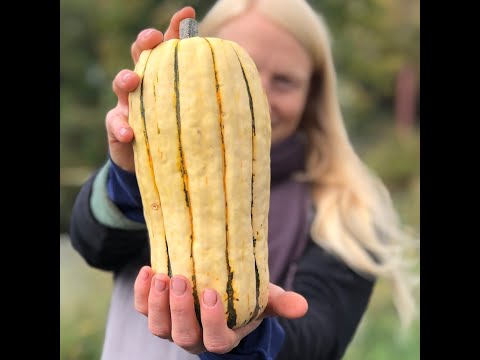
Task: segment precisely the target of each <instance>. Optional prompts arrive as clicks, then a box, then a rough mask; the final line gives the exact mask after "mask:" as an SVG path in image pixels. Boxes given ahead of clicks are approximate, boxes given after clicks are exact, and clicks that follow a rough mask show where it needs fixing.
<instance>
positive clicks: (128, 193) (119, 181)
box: [107, 159, 145, 223]
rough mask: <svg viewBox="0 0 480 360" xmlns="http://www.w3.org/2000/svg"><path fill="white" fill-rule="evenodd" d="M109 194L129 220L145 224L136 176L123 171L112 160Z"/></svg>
mask: <svg viewBox="0 0 480 360" xmlns="http://www.w3.org/2000/svg"><path fill="white" fill-rule="evenodd" d="M107 192H108V197H109V198H110V200H112V201H113V202H114V203H115V205H117V206H118V208H119V209H120V211H121V212H122V213H123V214H124V215H125V216H126V217H127V218H129V219H131V220H133V221H137V222H141V223H145V218H144V216H143V206H142V198H141V196H140V189H139V188H138V183H137V177H136V175H135V174H134V173H131V172H128V171H125V170H123V169H121V168H120V167H119V166H118V165H116V164H115V163H114V162H113V161H112V159H110V166H109V169H108V180H107Z"/></svg>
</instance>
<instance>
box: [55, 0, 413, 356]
mask: <svg viewBox="0 0 480 360" xmlns="http://www.w3.org/2000/svg"><path fill="white" fill-rule="evenodd" d="M213 2H214V1H211V0H202V1H200V0H192V1H180V0H178V1H174V0H168V1H162V0H156V1H153V0H142V1H131V0H102V1H98V0H61V1H60V32H61V34H60V35H61V37H60V56H61V64H60V257H61V259H60V358H61V359H64V360H67V359H68V360H79V359H82V360H90V359H99V357H100V352H101V345H102V341H103V331H104V326H105V320H106V315H107V313H106V312H107V309H108V303H109V300H110V291H111V289H112V277H111V274H110V273H107V272H103V271H99V270H96V269H93V268H90V267H88V265H87V264H86V263H85V262H84V261H83V259H81V258H80V256H79V255H78V254H77V253H76V252H75V251H74V250H72V248H71V245H70V243H69V240H68V226H69V217H70V211H71V207H72V204H73V201H74V199H75V196H76V194H77V192H78V190H79V187H80V186H81V184H82V183H83V182H84V181H85V180H86V178H87V177H88V176H89V174H90V173H91V172H92V171H93V170H94V169H95V168H97V167H99V166H101V165H102V164H103V162H104V161H105V159H106V151H107V144H106V135H105V114H106V113H107V111H108V110H110V109H111V108H112V107H114V106H115V104H116V98H115V96H114V94H113V92H112V90H111V84H112V80H113V78H114V76H115V75H116V73H117V72H118V71H119V70H121V69H123V68H132V60H131V57H130V45H131V43H132V42H133V41H134V39H135V38H136V35H137V33H138V32H139V31H140V30H142V29H144V28H147V27H157V28H159V29H160V30H165V29H166V27H167V25H168V22H169V20H170V17H171V15H172V14H173V13H174V12H175V11H176V10H178V9H179V8H180V7H181V6H184V5H191V6H194V7H195V9H196V10H197V18H199V19H201V17H202V15H203V14H204V13H205V11H206V9H207V8H208V7H209V6H210V5H211V4H212V3H213ZM310 3H311V4H313V5H314V6H315V7H316V8H317V9H318V10H320V11H321V12H322V13H323V14H324V16H325V19H326V21H327V24H328V25H329V27H330V29H331V35H332V40H333V54H334V58H335V63H336V69H337V72H338V77H339V83H338V91H339V96H340V100H341V106H342V110H343V113H344V117H345V121H346V124H347V128H348V130H349V133H350V136H351V139H352V142H353V144H354V146H355V148H356V150H357V151H358V153H359V154H360V155H361V157H362V158H363V159H364V161H365V162H366V163H367V164H368V165H369V166H370V167H371V168H372V169H373V170H374V171H375V172H377V173H378V174H379V175H380V177H381V178H382V179H383V180H384V181H385V183H386V185H387V187H388V188H389V190H390V191H391V192H392V196H393V201H394V204H395V206H396V208H397V209H398V211H399V213H400V216H401V218H402V220H403V221H404V222H405V224H406V225H408V226H409V227H411V228H412V229H414V230H415V231H417V232H419V230H420V131H419V127H420V118H419V108H420V97H419V88H420V84H419V75H420V67H419V57H420V49H419V48H420V0H355V1H351V0H317V1H313V0H312V1H310ZM410 255H411V257H412V260H414V261H416V262H417V265H416V269H417V271H418V273H419V272H420V265H419V252H418V250H413V251H412V253H411V254H410ZM389 292H390V288H389V287H388V286H387V285H386V284H385V283H383V282H380V283H379V284H378V286H377V287H376V288H375V291H374V294H373V297H372V301H371V306H370V308H369V310H368V311H367V313H366V314H365V316H364V318H363V320H362V322H361V324H360V327H359V330H358V332H357V334H356V335H355V337H354V339H353V341H352V343H351V346H350V347H349V349H348V351H347V353H346V355H345V359H347V360H365V359H368V360H380V359H381V360H384V359H389V360H410V359H412V360H413V359H419V358H420V355H419V352H420V322H419V320H417V321H415V323H414V324H413V325H412V326H411V327H410V328H409V329H407V332H406V333H405V334H402V333H401V332H400V326H399V325H400V324H399V321H398V318H397V317H396V313H395V310H394V307H393V304H392V302H391V301H390V300H389ZM417 297H418V301H420V298H419V291H418V293H417Z"/></svg>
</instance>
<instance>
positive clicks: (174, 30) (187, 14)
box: [164, 6, 195, 41]
mask: <svg viewBox="0 0 480 360" xmlns="http://www.w3.org/2000/svg"><path fill="white" fill-rule="evenodd" d="M186 18H192V19H195V9H194V8H192V7H191V6H186V7H184V8H183V9H181V10H179V11H177V12H176V13H175V14H174V15H173V16H172V19H171V20H170V25H169V26H168V29H167V31H165V37H164V38H165V41H166V40H170V39H178V37H179V27H180V21H182V20H183V19H186Z"/></svg>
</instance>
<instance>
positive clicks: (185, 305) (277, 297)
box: [134, 266, 308, 354]
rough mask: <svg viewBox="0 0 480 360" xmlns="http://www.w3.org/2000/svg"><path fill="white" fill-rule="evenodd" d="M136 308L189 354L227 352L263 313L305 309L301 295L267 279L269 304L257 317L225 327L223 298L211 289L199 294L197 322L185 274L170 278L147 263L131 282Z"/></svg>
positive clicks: (296, 313) (287, 314)
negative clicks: (233, 326) (157, 272)
mask: <svg viewBox="0 0 480 360" xmlns="http://www.w3.org/2000/svg"><path fill="white" fill-rule="evenodd" d="M134 290H135V308H136V309H137V311H139V312H140V313H142V314H144V315H145V316H147V317H148V327H149V329H150V331H151V332H152V334H154V335H155V336H158V337H160V338H162V339H168V340H170V341H173V342H174V343H175V344H177V345H178V346H180V347H181V348H183V349H185V350H186V351H188V352H190V353H192V354H199V353H201V352H204V351H209V352H214V353H219V354H223V353H227V352H229V351H230V350H232V349H233V348H235V347H236V346H237V345H238V344H239V343H240V341H241V340H242V339H243V338H244V337H245V336H247V335H248V334H250V333H251V332H252V331H253V330H255V329H256V328H257V327H258V326H259V325H260V323H261V321H262V319H263V318H265V317H266V316H280V317H284V318H289V319H295V318H299V317H302V316H303V315H305V313H306V312H307V309H308V304H307V301H306V300H305V298H304V297H303V296H301V295H300V294H297V293H295V292H291V291H284V290H283V289H282V288H280V287H279V286H276V285H274V284H272V283H270V286H269V296H268V304H267V307H266V309H265V311H264V312H263V314H262V315H261V317H260V318H259V319H258V320H254V321H252V322H250V323H249V324H247V325H245V326H243V327H240V328H238V329H235V330H232V329H230V328H228V326H227V321H226V319H225V311H224V309H223V303H222V301H219V299H220V297H219V295H218V293H217V292H216V291H214V290H205V291H204V292H203V294H199V303H200V317H201V322H202V326H200V324H199V322H198V320H197V317H196V314H195V308H194V300H193V295H192V287H191V284H190V281H188V280H187V278H185V277H184V276H181V275H176V276H173V277H172V279H170V278H169V277H168V276H167V275H164V274H154V273H153V270H152V268H151V267H149V266H144V267H143V268H142V269H141V270H140V272H139V273H138V276H137V279H136V280H135V285H134Z"/></svg>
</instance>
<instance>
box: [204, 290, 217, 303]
mask: <svg viewBox="0 0 480 360" xmlns="http://www.w3.org/2000/svg"><path fill="white" fill-rule="evenodd" d="M203 303H204V304H205V305H207V306H208V307H212V306H214V305H215V304H216V303H217V294H216V293H215V291H212V290H209V289H206V290H205V291H204V292H203Z"/></svg>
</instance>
